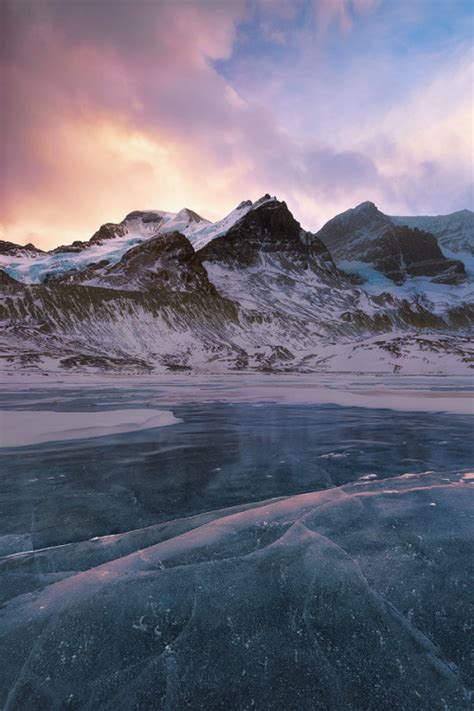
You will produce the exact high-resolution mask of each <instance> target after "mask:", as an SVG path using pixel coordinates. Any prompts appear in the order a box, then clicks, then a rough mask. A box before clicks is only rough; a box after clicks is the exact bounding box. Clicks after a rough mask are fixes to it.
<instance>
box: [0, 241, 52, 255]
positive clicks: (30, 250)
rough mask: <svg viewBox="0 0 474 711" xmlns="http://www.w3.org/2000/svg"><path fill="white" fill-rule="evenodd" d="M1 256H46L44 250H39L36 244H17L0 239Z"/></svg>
mask: <svg viewBox="0 0 474 711" xmlns="http://www.w3.org/2000/svg"><path fill="white" fill-rule="evenodd" d="M0 254H7V255H8V256H9V257H24V256H28V255H30V254H31V255H32V256H34V255H36V254H44V252H43V250H42V249H38V247H35V245H34V244H31V242H28V244H15V243H14V242H7V241H6V240H3V239H0Z"/></svg>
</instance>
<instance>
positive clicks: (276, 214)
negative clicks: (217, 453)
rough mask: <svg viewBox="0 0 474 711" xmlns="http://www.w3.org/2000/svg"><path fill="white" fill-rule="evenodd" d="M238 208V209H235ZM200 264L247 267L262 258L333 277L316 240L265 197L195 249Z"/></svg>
mask: <svg viewBox="0 0 474 711" xmlns="http://www.w3.org/2000/svg"><path fill="white" fill-rule="evenodd" d="M239 207H240V206H239ZM198 254H199V255H200V257H201V258H202V261H203V262H211V263H221V264H225V265H227V266H232V267H251V266H255V265H257V264H258V263H259V261H260V260H261V257H262V255H278V256H279V257H282V258H285V259H286V260H287V263H288V268H289V269H290V271H291V269H292V268H300V269H308V268H310V269H316V270H317V271H321V270H323V271H325V272H326V273H327V274H331V275H332V276H336V275H337V274H338V270H337V268H336V265H335V264H334V262H333V260H332V257H331V255H330V253H329V251H328V250H327V248H326V247H325V245H324V244H323V243H322V242H321V240H320V239H318V237H316V236H315V235H313V234H311V232H306V231H305V230H303V229H302V228H301V225H300V223H299V222H298V221H297V220H295V218H294V217H293V215H292V214H291V212H290V211H289V209H288V207H287V205H286V203H285V202H280V201H279V200H277V199H276V198H270V196H269V195H265V196H264V197H263V198H261V199H260V200H258V201H257V202H256V203H255V207H254V209H253V210H251V211H250V212H248V213H247V214H246V215H244V216H243V217H242V218H241V219H240V220H239V221H238V222H237V223H236V224H235V225H233V226H232V227H231V228H230V229H229V231H228V232H227V233H226V234H225V236H223V237H218V238H216V239H214V240H212V241H211V242H209V243H208V244H207V245H206V246H205V247H203V248H202V249H201V250H199V252H198Z"/></svg>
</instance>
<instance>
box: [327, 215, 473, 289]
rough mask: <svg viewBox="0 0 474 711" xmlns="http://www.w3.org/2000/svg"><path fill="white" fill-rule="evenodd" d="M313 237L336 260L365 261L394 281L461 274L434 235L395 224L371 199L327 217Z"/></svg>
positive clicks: (448, 279)
mask: <svg viewBox="0 0 474 711" xmlns="http://www.w3.org/2000/svg"><path fill="white" fill-rule="evenodd" d="M317 237H319V239H321V240H322V241H323V242H324V244H325V245H326V246H327V247H328V248H329V250H330V252H331V254H332V255H333V257H334V259H335V260H336V263H338V262H341V261H355V262H365V263H368V264H371V265H372V266H373V267H374V268H375V269H377V270H378V271H380V272H382V274H384V275H385V276H386V277H388V278H389V279H392V281H394V282H395V283H398V284H401V283H403V282H404V281H405V280H406V279H407V277H409V276H427V277H433V278H435V279H436V281H437V282H440V283H446V284H456V283H459V281H461V280H462V279H463V278H464V276H465V268H464V264H463V263H462V262H461V261H460V260H454V259H447V258H446V257H445V255H444V254H443V252H442V251H441V249H440V247H439V245H438V243H437V240H436V238H435V237H434V236H433V235H432V234H429V233H428V232H423V231H422V230H420V229H418V228H416V227H415V228H410V227H407V226H402V225H395V224H394V223H393V222H392V220H391V218H390V217H388V216H387V215H384V214H383V213H382V212H380V210H378V209H377V207H376V206H375V205H374V203H372V202H364V203H362V204H361V205H358V206H357V207H356V208H354V209H351V210H347V211H346V212H343V213H342V214H340V215H337V216H336V217H334V218H333V219H332V220H329V222H327V223H326V224H325V225H324V227H322V228H321V230H319V232H318V233H317Z"/></svg>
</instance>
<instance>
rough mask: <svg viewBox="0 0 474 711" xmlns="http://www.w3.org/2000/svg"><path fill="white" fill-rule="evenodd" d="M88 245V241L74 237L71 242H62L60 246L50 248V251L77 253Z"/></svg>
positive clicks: (55, 252) (54, 252)
mask: <svg viewBox="0 0 474 711" xmlns="http://www.w3.org/2000/svg"><path fill="white" fill-rule="evenodd" d="M88 245H89V242H83V241H82V240H80V239H76V240H75V241H74V242H73V243H72V244H64V245H61V246H60V247H55V248H54V249H51V250H50V253H51V254H59V253H60V252H62V253H67V254H77V253H78V252H82V250H83V249H86V247H88Z"/></svg>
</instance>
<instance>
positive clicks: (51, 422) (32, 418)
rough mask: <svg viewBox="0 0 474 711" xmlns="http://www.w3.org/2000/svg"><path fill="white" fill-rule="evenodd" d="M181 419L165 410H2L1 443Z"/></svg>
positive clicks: (74, 436) (160, 424) (50, 439)
mask: <svg viewBox="0 0 474 711" xmlns="http://www.w3.org/2000/svg"><path fill="white" fill-rule="evenodd" d="M179 421H180V420H178V419H176V417H175V416H174V415H173V413H172V412H167V411H165V410H131V409H130V410H107V411H104V412H48V411H47V410H42V411H39V412H38V411H35V410H10V411H9V410H2V411H0V447H19V446H25V445H31V444H38V443H40V442H55V441H60V440H71V439H83V438H88V437H103V436H105V435H111V434H118V433H123V432H136V431H138V430H144V429H151V428H152V427H164V426H166V425H173V424H175V423H177V422H179Z"/></svg>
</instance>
